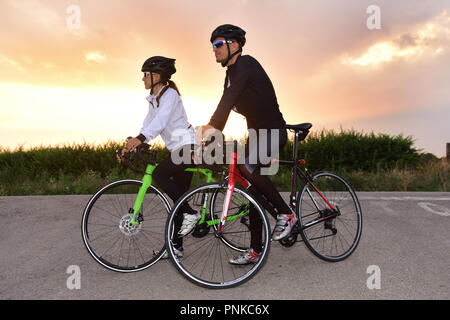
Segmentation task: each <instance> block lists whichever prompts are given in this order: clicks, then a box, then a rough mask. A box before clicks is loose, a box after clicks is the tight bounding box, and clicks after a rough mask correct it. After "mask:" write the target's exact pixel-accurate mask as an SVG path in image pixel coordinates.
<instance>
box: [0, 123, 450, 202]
mask: <svg viewBox="0 0 450 320" xmlns="http://www.w3.org/2000/svg"><path fill="white" fill-rule="evenodd" d="M292 144H293V142H292V140H290V141H289V142H288V144H287V146H285V148H284V149H283V151H282V152H281V154H280V158H281V159H286V160H287V159H289V158H290V156H291V152H292V151H291V150H292ZM120 146H122V144H119V143H117V142H109V143H106V144H104V145H99V146H93V145H88V144H72V145H61V146H56V147H46V146H41V147H35V148H32V149H30V150H23V149H22V148H16V149H15V150H9V149H0V196H12V195H56V194H92V193H94V192H95V191H96V190H98V189H99V188H100V187H101V186H104V185H105V184H107V183H109V182H112V181H115V180H118V179H124V178H136V179H140V178H141V177H140V176H139V175H137V174H136V173H134V172H132V171H131V170H129V169H127V168H124V167H121V166H120V165H119V164H118V162H117V161H116V159H115V157H114V152H115V150H116V149H117V148H119V147H120ZM167 155H168V151H167V149H165V148H162V147H158V158H157V160H161V159H163V158H164V157H166V156H167ZM299 155H300V157H301V158H303V159H305V160H306V166H307V167H308V169H309V171H310V172H315V171H318V170H330V171H333V172H336V173H338V174H340V175H342V176H343V177H344V178H345V179H346V180H347V181H348V182H349V183H350V184H351V185H352V186H353V187H354V189H355V190H356V191H450V165H449V163H448V162H447V160H445V159H438V158H436V157H435V156H434V155H432V154H429V153H421V152H420V150H417V149H415V148H414V147H413V139H412V138H411V137H403V136H401V135H400V136H389V135H385V134H379V135H375V134H373V133H371V134H364V133H360V132H356V131H353V130H350V131H341V132H334V131H321V132H317V133H312V134H310V135H309V136H308V138H307V139H306V140H305V141H303V142H301V143H300V146H299ZM217 178H218V179H220V177H217ZM271 179H272V180H273V181H274V183H275V184H276V186H277V188H278V189H279V190H280V191H288V190H289V189H290V172H289V170H288V169H287V168H282V167H281V168H280V170H279V172H278V173H277V174H276V175H273V176H271ZM202 181H203V178H202V177H201V176H195V175H194V179H193V182H192V185H197V184H200V183H202Z"/></svg>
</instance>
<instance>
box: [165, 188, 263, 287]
mask: <svg viewBox="0 0 450 320" xmlns="http://www.w3.org/2000/svg"><path fill="white" fill-rule="evenodd" d="M226 189H227V186H226V185H225V186H224V185H222V184H219V183H211V184H205V185H202V186H199V187H196V188H194V189H192V190H190V191H188V192H186V193H185V194H184V195H183V196H182V197H181V198H180V199H179V200H178V201H177V203H176V204H175V205H174V207H173V209H172V211H171V213H170V216H169V218H168V220H167V224H166V248H167V252H168V254H169V257H170V259H171V261H172V262H173V264H174V265H175V267H176V269H177V270H178V271H179V272H180V273H181V274H182V275H183V276H185V277H186V278H187V279H188V280H189V281H191V282H193V283H195V284H196V285H199V286H202V287H205V288H212V289H223V288H230V287H235V286H237V285H240V284H242V283H244V282H246V281H248V280H249V279H251V278H252V277H253V276H254V275H255V274H256V273H257V271H258V270H260V268H261V267H262V265H263V264H264V262H265V260H266V257H267V255H268V253H269V247H270V226H269V222H268V220H267V218H266V216H265V214H264V210H263V209H262V208H261V206H260V205H259V203H258V202H257V201H256V200H255V199H254V198H253V197H252V196H251V195H250V194H249V193H248V192H247V191H246V190H244V189H241V188H239V187H235V189H234V192H233V196H232V198H231V203H251V204H252V205H253V206H254V208H255V209H254V210H253V211H252V216H251V217H250V212H249V210H246V211H245V212H241V213H242V214H241V215H239V216H238V215H236V214H238V213H237V212H235V211H233V212H230V213H229V215H228V217H227V220H226V222H225V224H224V228H223V230H222V231H221V232H219V228H217V225H218V224H219V221H220V219H219V217H218V215H217V214H216V215H211V217H207V218H206V219H205V222H204V223H206V224H207V225H208V226H209V228H207V229H206V231H205V232H204V233H202V234H201V236H200V235H199V234H198V233H197V234H196V233H195V232H191V233H188V234H187V235H185V236H184V237H183V256H182V257H177V255H176V253H175V251H174V244H175V241H176V235H175V232H174V230H176V226H175V224H176V220H178V219H179V215H182V214H183V213H184V212H183V209H182V208H183V207H184V208H185V207H186V204H188V205H189V206H190V207H191V208H192V209H194V210H197V211H201V210H202V208H208V207H210V206H211V204H210V203H205V201H203V202H202V203H198V200H197V199H205V195H208V197H206V198H207V199H208V200H207V201H214V202H215V203H216V204H217V201H218V198H217V194H218V193H225V192H226ZM214 194H215V195H216V196H215V197H211V195H214ZM211 198H212V199H211ZM177 217H178V219H177ZM243 218H244V219H243ZM241 219H243V220H241ZM241 221H242V222H241ZM244 221H245V222H244ZM252 221H253V225H252ZM250 229H251V230H252V232H259V234H260V235H261V239H260V240H261V243H262V245H261V248H260V249H261V252H260V257H259V260H257V261H256V262H255V263H251V264H247V265H236V264H232V263H230V260H231V259H232V258H235V257H236V256H238V255H240V254H242V249H243V248H248V247H249V245H250V239H249V237H250V234H251V232H250ZM230 239H231V240H230ZM230 243H232V244H233V245H230Z"/></svg>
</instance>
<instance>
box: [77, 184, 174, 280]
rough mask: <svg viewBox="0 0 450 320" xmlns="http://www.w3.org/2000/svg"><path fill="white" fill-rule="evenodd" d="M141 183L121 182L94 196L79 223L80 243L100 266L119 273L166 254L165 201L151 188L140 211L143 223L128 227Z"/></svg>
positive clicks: (130, 270) (151, 262)
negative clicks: (130, 210) (81, 242)
mask: <svg viewBox="0 0 450 320" xmlns="http://www.w3.org/2000/svg"><path fill="white" fill-rule="evenodd" d="M141 186H142V182H141V181H138V180H120V181H116V182H113V183H111V184H109V185H107V186H105V187H103V188H102V189H100V190H99V191H98V192H97V193H96V194H94V195H93V196H92V197H91V199H90V200H89V202H88V203H87V205H86V207H85V210H84V213H83V218H82V223H81V233H82V238H83V242H84V244H85V246H86V248H87V250H88V252H89V253H90V255H91V256H92V257H93V258H94V259H95V260H96V261H97V262H98V263H100V264H101V265H102V266H104V267H106V268H108V269H110V270H113V271H118V272H135V271H140V270H143V269H145V268H148V267H150V266H151V265H153V264H154V263H155V262H157V261H158V260H159V259H160V258H161V256H162V254H164V252H165V246H164V243H165V241H164V225H165V221H166V220H167V215H168V212H169V210H170V206H169V203H168V202H167V200H166V198H165V197H164V196H163V195H162V194H161V192H159V190H157V189H156V188H154V187H152V186H150V187H149V188H148V190H147V193H146V195H145V198H144V201H143V203H142V206H141V210H140V212H139V215H140V219H142V221H141V222H140V223H139V224H138V225H136V226H133V227H130V226H129V225H128V222H129V220H130V216H131V214H130V212H129V209H130V208H132V207H133V205H134V201H135V199H136V196H137V193H138V190H139V188H140V187H141Z"/></svg>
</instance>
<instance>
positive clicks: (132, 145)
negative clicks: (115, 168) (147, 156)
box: [124, 138, 142, 152]
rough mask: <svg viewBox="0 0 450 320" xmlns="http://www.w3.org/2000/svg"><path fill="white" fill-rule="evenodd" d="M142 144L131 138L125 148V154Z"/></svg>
mask: <svg viewBox="0 0 450 320" xmlns="http://www.w3.org/2000/svg"><path fill="white" fill-rule="evenodd" d="M141 144H142V142H141V140H139V139H138V138H131V139H129V140H128V141H127V145H126V146H125V149H124V151H125V152H131V151H133V150H134V149H136V148H137V147H138V146H139V145H141Z"/></svg>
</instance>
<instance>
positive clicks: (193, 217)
mask: <svg viewBox="0 0 450 320" xmlns="http://www.w3.org/2000/svg"><path fill="white" fill-rule="evenodd" d="M201 217H202V215H201V214H200V213H198V212H197V213H196V214H188V213H185V214H184V219H183V224H182V225H181V228H180V231H178V235H179V236H181V237H183V236H185V235H187V234H188V233H189V232H191V231H192V229H194V227H195V225H196V224H197V222H199V221H200V219H201Z"/></svg>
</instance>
